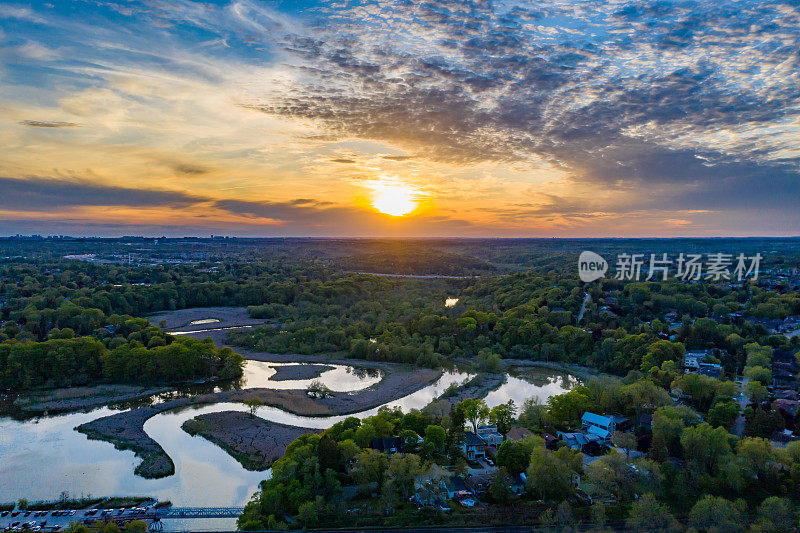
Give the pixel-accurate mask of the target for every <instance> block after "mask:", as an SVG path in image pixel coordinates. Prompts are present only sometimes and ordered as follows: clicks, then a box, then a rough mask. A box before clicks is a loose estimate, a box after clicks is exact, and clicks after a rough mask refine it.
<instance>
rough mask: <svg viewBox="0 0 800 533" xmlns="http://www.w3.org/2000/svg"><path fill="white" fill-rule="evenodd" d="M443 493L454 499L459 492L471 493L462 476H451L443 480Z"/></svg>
mask: <svg viewBox="0 0 800 533" xmlns="http://www.w3.org/2000/svg"><path fill="white" fill-rule="evenodd" d="M442 491H443V492H444V493H446V494H447V497H448V498H450V499H452V498H454V497H455V495H456V494H458V493H459V492H462V491H463V492H469V489H468V488H467V485H466V483H464V478H462V477H461V476H450V477H446V478H443V479H442Z"/></svg>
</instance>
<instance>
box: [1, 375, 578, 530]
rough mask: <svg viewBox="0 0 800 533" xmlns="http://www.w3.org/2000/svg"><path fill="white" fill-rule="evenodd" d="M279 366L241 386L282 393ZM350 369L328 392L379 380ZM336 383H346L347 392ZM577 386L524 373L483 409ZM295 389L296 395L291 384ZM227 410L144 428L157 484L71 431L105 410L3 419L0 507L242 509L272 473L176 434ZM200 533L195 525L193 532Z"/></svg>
mask: <svg viewBox="0 0 800 533" xmlns="http://www.w3.org/2000/svg"><path fill="white" fill-rule="evenodd" d="M276 366H279V365H277V364H276V363H259V362H257V361H250V362H248V365H247V369H248V370H247V372H246V376H245V378H244V380H243V383H240V384H239V386H245V387H254V386H262V385H263V384H266V383H268V384H269V386H273V385H276V386H280V387H283V385H284V384H285V383H287V382H276V381H270V380H269V376H271V375H273V374H274V373H275V369H274V367H276ZM348 368H349V367H344V366H339V367H337V368H335V369H334V370H331V371H328V372H325V373H323V374H329V373H330V374H329V375H328V376H326V378H325V380H326V384H328V386H329V387H331V388H334V386H335V387H337V389H338V390H341V389H344V388H347V387H349V386H352V385H355V384H357V385H358V386H360V387H362V388H363V386H365V384H366V383H372V382H373V381H374V380H379V379H380V377H379V374H376V373H375V372H374V371H365V372H364V373H363V374H361V373H356V372H354V371H352V370H350V371H349V372H348ZM321 377H322V376H321ZM469 377H470V375H469V374H468V373H465V372H460V371H450V372H446V373H445V374H443V375H442V377H441V378H440V379H439V380H437V381H436V382H435V383H433V384H431V385H429V386H427V387H425V388H423V389H421V390H419V391H417V392H414V393H412V394H410V395H408V396H405V397H403V398H400V399H398V400H395V401H393V402H389V403H388V404H386V405H387V406H388V407H400V408H401V409H403V411H409V410H410V409H413V408H422V407H424V406H425V405H427V404H428V403H430V402H431V400H433V399H434V398H436V397H438V396H439V395H440V394H442V393H443V392H444V391H445V389H446V388H447V387H449V386H450V385H451V384H460V383H462V382H463V381H464V380H466V379H468V378H469ZM329 380H333V381H329ZM338 380H345V382H347V383H349V385H348V384H345V382H342V381H338ZM348 380H349V381H348ZM302 381H306V380H302ZM337 381H338V385H337ZM575 383H576V381H575V380H574V378H571V377H570V376H568V375H563V374H559V373H554V372H553V371H549V370H545V369H533V370H528V371H525V372H524V373H519V374H516V375H514V376H509V379H508V381H507V382H506V383H505V384H504V385H502V386H501V387H500V388H499V389H498V390H496V391H493V392H491V393H490V394H489V395H488V396H487V398H486V401H487V403H488V404H489V405H490V406H494V405H497V404H499V403H504V402H506V401H508V400H509V399H513V400H514V401H515V402H516V403H517V405H521V404H522V403H523V402H524V400H525V399H527V398H529V397H531V396H537V397H538V398H540V400H542V401H545V400H546V398H547V397H548V396H549V395H551V394H559V393H561V392H565V391H566V390H568V389H569V388H570V387H571V386H573V385H574V384H575ZM212 386H213V385H212ZM294 387H295V388H296V387H297V385H296V383H294ZM182 393H185V392H179V391H176V392H175V393H174V394H182ZM226 410H234V411H245V410H247V407H246V406H244V405H242V404H239V403H221V404H214V405H205V406H200V407H197V406H190V407H187V408H183V409H180V410H176V411H170V412H165V413H161V414H158V415H156V416H154V417H153V418H151V419H150V420H148V421H147V422H146V423H145V426H144V429H145V431H146V432H147V433H148V434H149V435H150V436H151V437H152V438H153V439H155V440H156V441H157V442H158V443H159V444H160V445H161V446H162V447H163V448H164V450H165V451H166V452H167V453H168V454H169V455H170V457H171V458H172V459H173V462H174V463H175V475H173V476H170V477H167V478H162V479H156V480H147V479H143V478H141V477H138V476H135V475H134V474H133V471H134V468H135V467H136V465H137V464H138V463H139V459H138V458H135V457H134V454H133V452H130V451H120V450H117V449H115V448H114V446H113V445H112V444H110V443H107V442H102V441H94V440H89V439H87V438H86V436H85V435H82V434H80V433H78V432H76V431H74V430H73V428H74V427H76V426H78V425H80V424H83V423H85V422H88V421H90V420H94V419H96V418H99V417H101V416H106V415H108V414H112V413H113V412H114V410H113V409H112V408H110V407H104V408H101V409H96V410H94V411H91V412H88V413H72V414H67V415H61V416H53V417H45V418H37V419H29V420H25V421H17V420H12V419H10V418H0V480H2V482H0V502H6V501H8V502H11V501H15V500H17V499H19V498H21V497H25V498H28V499H31V500H41V499H56V498H58V496H59V495H60V493H61V492H62V491H68V492H69V493H70V494H71V495H73V496H82V495H83V496H86V495H94V496H114V495H141V496H153V497H156V498H159V499H164V500H170V501H172V502H173V503H174V504H175V505H184V506H241V505H243V504H244V503H246V502H247V500H248V499H249V497H250V495H251V494H252V493H254V492H255V491H256V490H257V488H258V483H259V481H261V480H262V479H265V477H267V476H269V471H264V472H249V471H247V470H245V469H244V468H242V467H241V465H239V463H238V462H236V461H235V460H234V459H233V458H232V457H231V456H229V455H228V454H227V453H225V452H224V451H223V450H222V449H221V448H219V447H217V446H215V445H214V444H212V443H210V442H208V441H206V440H205V439H203V438H200V437H191V436H189V435H188V434H187V433H185V432H184V431H183V430H182V429H181V428H180V426H181V424H182V423H183V422H184V421H186V420H188V419H190V418H193V417H195V416H197V415H198V414H203V413H211V412H217V411H226ZM377 412H378V408H374V409H369V410H365V411H362V412H359V413H356V414H354V415H347V416H356V417H359V418H364V417H367V416H372V415H374V414H376V413H377ZM258 416H260V417H263V418H265V419H268V420H272V421H275V422H281V423H284V424H290V425H296V426H302V427H312V428H327V427H330V426H331V425H333V424H334V423H336V422H338V421H340V420H343V419H345V418H347V416H333V417H305V416H299V415H294V414H291V413H287V412H285V411H282V410H280V409H277V408H275V407H268V406H264V407H260V408H259V409H258ZM208 524H209V527H208V529H215V528H216V529H219V528H220V527H222V526H221V525H220V524H222V523H221V522H208ZM201 525H202V524H201V523H196V524H195V523H193V529H197V528H200V527H201ZM165 526H166V527H167V528H168V529H173V528H178V529H180V528H181V525H180V524H178V523H177V522H176V523H175V524H169V523H166V524H165Z"/></svg>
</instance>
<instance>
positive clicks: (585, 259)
mask: <svg viewBox="0 0 800 533" xmlns="http://www.w3.org/2000/svg"><path fill="white" fill-rule="evenodd" d="M607 270H608V263H607V262H606V260H605V259H603V258H602V257H601V256H599V255H597V254H596V253H594V252H590V251H589V250H584V251H583V252H581V255H580V257H578V277H580V278H581V281H583V282H586V283H590V282H592V281H594V280H597V279H600V278H602V277H603V276H604V275H605V273H606V271H607Z"/></svg>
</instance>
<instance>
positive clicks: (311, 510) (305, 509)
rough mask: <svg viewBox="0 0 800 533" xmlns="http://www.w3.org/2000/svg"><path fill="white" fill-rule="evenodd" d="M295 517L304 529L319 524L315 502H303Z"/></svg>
mask: <svg viewBox="0 0 800 533" xmlns="http://www.w3.org/2000/svg"><path fill="white" fill-rule="evenodd" d="M297 517H298V518H299V519H300V522H302V524H303V525H304V526H305V527H314V526H315V525H317V523H318V522H319V512H318V509H317V502H315V501H311V502H305V503H303V504H301V505H300V508H299V509H298V511H297Z"/></svg>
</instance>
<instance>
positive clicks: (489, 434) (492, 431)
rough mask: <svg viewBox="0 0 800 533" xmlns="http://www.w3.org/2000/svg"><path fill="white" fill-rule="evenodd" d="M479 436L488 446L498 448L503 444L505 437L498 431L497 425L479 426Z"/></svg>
mask: <svg viewBox="0 0 800 533" xmlns="http://www.w3.org/2000/svg"><path fill="white" fill-rule="evenodd" d="M478 436H479V437H480V438H482V439H483V441H484V442H485V443H486V445H487V446H494V447H495V448H497V447H498V446H500V445H501V444H502V443H503V436H502V435H501V434H500V433H499V432H498V431H497V426H496V425H495V424H491V425H487V426H478Z"/></svg>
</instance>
